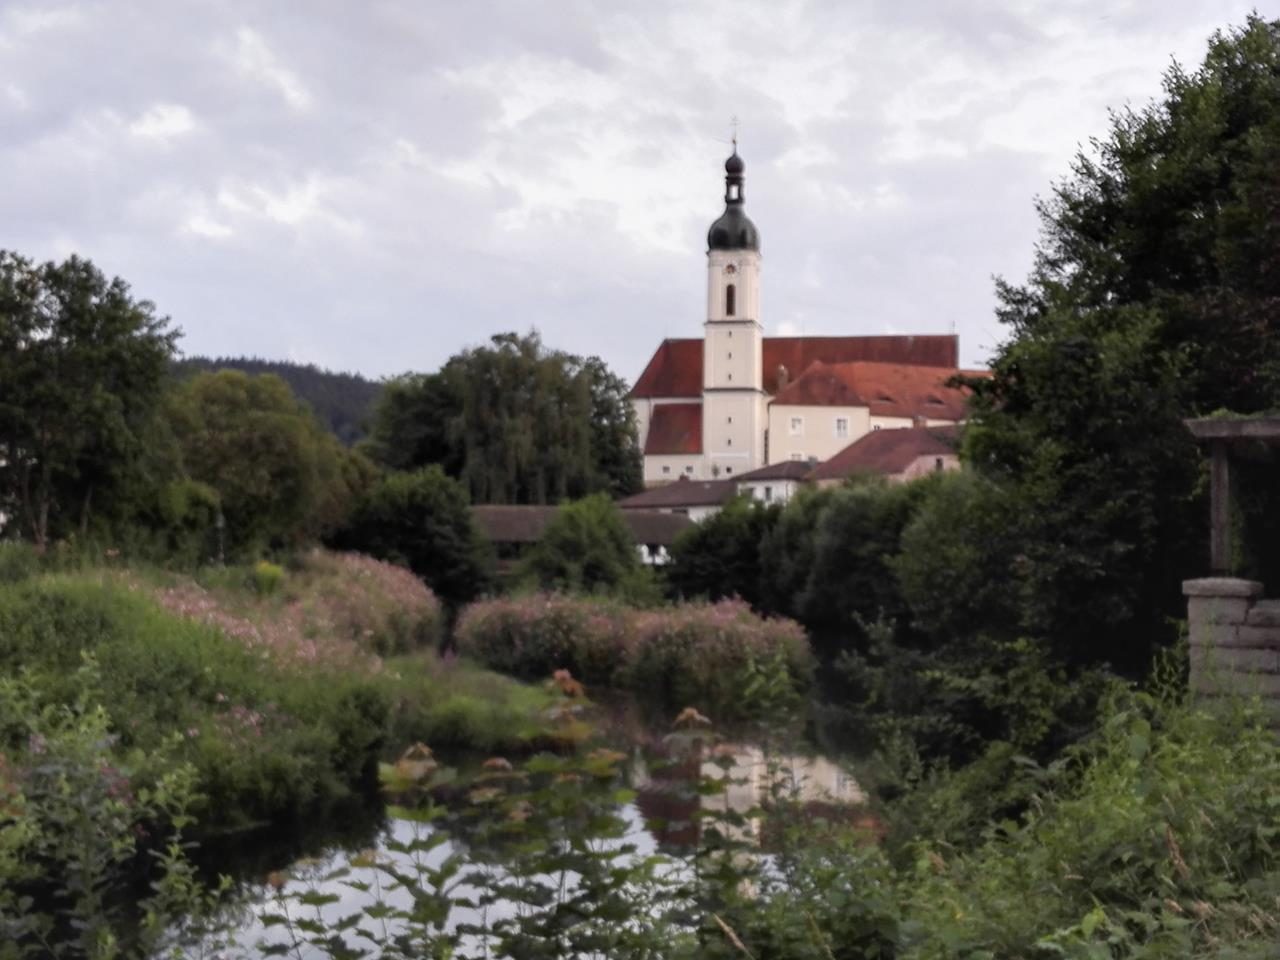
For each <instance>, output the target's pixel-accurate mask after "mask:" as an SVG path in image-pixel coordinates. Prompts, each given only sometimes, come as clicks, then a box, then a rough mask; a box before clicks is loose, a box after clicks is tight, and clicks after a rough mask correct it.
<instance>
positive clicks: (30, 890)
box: [0, 658, 221, 960]
mask: <svg viewBox="0 0 1280 960" xmlns="http://www.w3.org/2000/svg"><path fill="white" fill-rule="evenodd" d="M73 679H74V684H73V686H74V688H75V689H76V690H77V691H79V693H78V695H77V697H76V698H75V699H74V700H73V702H71V703H69V704H67V703H55V702H50V701H49V700H48V699H47V698H44V697H42V696H41V695H40V693H39V692H38V685H37V684H34V683H32V682H31V679H30V678H29V677H28V676H27V675H26V674H25V673H24V674H20V675H18V676H16V677H0V958H3V960H17V958H25V957H42V958H43V957H56V958H61V957H75V958H90V960H115V958H131V957H138V958H143V957H156V956H162V955H166V954H177V953H180V944H181V943H183V942H186V941H189V940H190V939H192V938H194V937H197V936H201V935H203V934H204V933H205V930H204V928H203V927H202V926H201V921H200V918H201V917H203V916H207V915H208V913H209V909H210V907H211V906H212V905H213V903H214V902H215V901H216V900H217V898H218V896H219V895H220V893H221V891H220V890H212V891H211V890H209V889H208V888H206V887H205V886H204V885H202V883H201V882H200V881H199V880H198V879H197V877H196V875H195V872H194V870H193V868H192V866H191V864H190V862H189V861H188V859H187V849H188V847H189V844H188V843H186V842H185V841H184V838H183V831H184V830H185V829H186V828H187V827H189V826H191V824H192V818H191V815H190V813H189V810H190V807H191V804H192V801H193V799H194V797H195V772H194V770H193V768H192V767H191V766H189V765H186V764H177V763H175V762H173V761H172V756H171V749H170V747H169V746H166V747H164V748H162V749H161V750H160V751H158V752H156V753H153V754H152V755H151V756H150V757H148V758H147V759H146V761H145V762H144V761H143V759H142V758H141V757H126V758H123V759H122V758H121V757H120V756H119V755H118V751H117V750H116V746H117V742H116V738H115V736H114V734H113V732H112V730H111V725H110V722H109V719H108V716H107V713H106V711H105V710H104V709H103V708H102V707H101V706H97V705H95V704H94V701H93V698H92V691H93V690H94V689H96V687H97V685H98V683H97V681H98V672H97V665H96V664H95V663H94V661H93V660H91V659H88V658H86V660H85V661H84V664H83V666H82V667H81V668H80V670H79V671H77V673H76V674H75V676H74V678H73ZM139 889H140V890H142V891H143V892H142V893H141V894H140V895H139V894H138V893H137V892H136V891H137V890H139ZM213 939H214V940H216V939H217V938H213Z"/></svg>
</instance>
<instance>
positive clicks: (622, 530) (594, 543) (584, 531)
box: [523, 493, 640, 593]
mask: <svg viewBox="0 0 1280 960" xmlns="http://www.w3.org/2000/svg"><path fill="white" fill-rule="evenodd" d="M523 566H524V571H525V575H526V576H527V577H528V578H529V579H531V580H532V581H533V582H534V583H535V584H536V585H537V586H539V587H541V588H542V589H543V590H569V591H575V592H577V591H585V592H587V593H611V592H614V591H616V590H618V589H619V588H620V587H621V586H622V585H623V584H624V583H625V582H626V581H627V580H628V579H630V578H631V577H633V576H634V575H635V574H636V573H637V572H639V569H640V554H639V553H638V552H637V550H636V543H635V540H634V539H633V538H632V536H631V531H630V530H628V529H627V525H626V523H625V522H624V521H623V519H622V512H621V511H620V510H619V509H618V508H617V507H616V506H615V505H614V503H613V501H612V500H611V499H609V496H608V494H604V493H597V494H595V495H593V496H590V497H584V498H583V499H581V500H578V501H576V502H574V503H566V504H564V505H563V506H561V507H560V508H559V509H558V510H557V511H556V513H555V516H554V517H553V518H552V519H551V522H550V523H548V524H547V528H546V530H544V531H543V534H542V537H541V539H539V541H538V542H537V544H536V545H535V546H534V548H533V550H531V551H530V553H529V556H528V557H527V558H526V560H525V562H524V565H523Z"/></svg>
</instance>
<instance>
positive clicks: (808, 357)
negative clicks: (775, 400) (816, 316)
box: [764, 334, 960, 394]
mask: <svg viewBox="0 0 1280 960" xmlns="http://www.w3.org/2000/svg"><path fill="white" fill-rule="evenodd" d="M858 361H863V362H867V363H898V364H907V365H909V366H913V367H950V368H952V369H954V368H955V367H956V366H958V365H959V363H960V338H959V337H958V336H956V335H955V334H946V335H942V336H923V337H907V336H884V337H765V338H764V388H765V390H766V391H768V392H769V393H773V394H776V393H777V392H778V367H779V365H781V366H784V367H786V368H787V374H788V375H789V377H790V379H791V380H795V379H796V378H797V377H798V376H800V374H802V373H804V371H805V370H806V369H808V368H809V367H811V366H812V365H813V364H815V363H856V362H858Z"/></svg>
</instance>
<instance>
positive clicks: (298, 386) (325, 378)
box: [174, 357, 382, 447]
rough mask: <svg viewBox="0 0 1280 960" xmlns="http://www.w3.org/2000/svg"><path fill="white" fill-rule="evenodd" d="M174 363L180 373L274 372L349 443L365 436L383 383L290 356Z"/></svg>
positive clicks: (204, 358) (323, 421)
mask: <svg viewBox="0 0 1280 960" xmlns="http://www.w3.org/2000/svg"><path fill="white" fill-rule="evenodd" d="M174 366H175V370H176V372H177V374H178V376H180V377H188V376H191V375H193V374H196V373H204V372H214V371H217V370H239V371H241V372H242V373H248V374H254V375H257V374H263V373H274V374H275V375H276V376H277V377H279V378H280V379H281V380H283V381H284V382H285V383H287V384H288V385H289V389H291V390H292V391H293V392H294V395H295V396H297V397H298V399H299V400H301V401H302V402H303V403H305V404H306V405H307V406H308V407H310V408H311V409H312V411H313V412H314V413H315V415H316V417H318V418H319V420H320V422H321V423H323V424H325V426H327V427H328V428H329V429H330V430H331V431H333V434H334V436H336V437H337V438H338V439H339V440H340V441H341V442H342V443H343V445H344V446H348V447H349V446H352V445H353V444H355V443H356V442H357V441H360V440H363V439H364V437H365V432H366V430H367V429H368V420H369V417H370V416H371V415H372V413H373V404H374V401H375V400H377V398H378V396H379V394H380V393H381V392H382V384H380V383H378V382H377V381H375V380H369V379H366V378H365V377H362V376H360V375H359V374H356V373H335V372H334V371H332V370H322V369H321V368H319V367H317V366H315V365H314V364H310V363H307V364H302V363H290V362H289V361H287V360H260V359H258V358H256V357H218V358H216V359H212V358H209V357H184V358H183V359H181V360H179V361H178V362H177V363H176V364H175V365H174Z"/></svg>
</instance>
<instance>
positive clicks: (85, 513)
mask: <svg viewBox="0 0 1280 960" xmlns="http://www.w3.org/2000/svg"><path fill="white" fill-rule="evenodd" d="M178 336H179V332H178V331H177V330H172V329H170V328H169V321H168V319H167V318H164V317H159V316H157V315H156V313H155V308H154V307H153V305H152V304H150V303H148V302H147V301H145V300H135V299H134V298H133V297H132V295H131V294H130V291H129V286H128V284H126V283H125V282H124V281H123V280H121V279H120V278H118V277H117V278H115V279H112V280H108V279H107V278H106V276H104V275H103V273H102V272H101V271H100V270H98V268H97V267H95V266H94V265H93V264H92V263H91V262H89V261H88V260H84V259H81V258H80V257H76V256H72V257H70V258H69V259H67V260H65V261H64V262H62V263H53V262H49V263H44V264H35V263H33V262H32V261H30V260H28V259H26V258H24V257H21V256H19V255H17V254H14V253H11V252H8V251H0V505H5V506H6V508H7V509H12V510H14V511H16V513H17V516H18V518H19V522H20V526H21V529H22V532H23V533H24V534H25V535H26V536H28V537H30V538H31V539H32V540H33V541H34V542H35V543H36V544H37V545H38V546H41V547H43V546H44V545H45V544H46V543H47V542H48V541H49V540H50V538H51V537H53V536H57V535H59V534H63V533H67V532H70V531H72V530H76V529H79V530H81V531H83V530H86V529H87V528H88V525H89V523H90V518H91V515H92V512H93V510H94V507H95V504H96V503H97V502H100V501H103V500H107V499H109V498H110V497H111V496H112V494H113V491H114V490H115V489H116V488H118V487H119V486H120V485H121V484H122V483H124V482H125V478H126V477H127V476H128V474H129V473H130V471H131V470H132V469H133V467H134V466H135V465H136V464H137V462H138V460H139V459H140V456H141V453H142V452H143V448H144V444H145V442H146V439H145V437H144V435H143V434H144V431H145V429H146V424H147V423H148V421H149V420H150V419H151V417H152V416H153V415H154V413H155V411H156V408H157V405H158V403H159V401H160V397H161V394H162V390H163V385H164V381H165V375H166V372H167V369H168V364H169V361H170V359H171V358H172V356H173V353H174V344H175V342H176V340H177V338H178Z"/></svg>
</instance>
